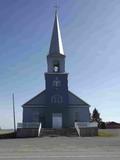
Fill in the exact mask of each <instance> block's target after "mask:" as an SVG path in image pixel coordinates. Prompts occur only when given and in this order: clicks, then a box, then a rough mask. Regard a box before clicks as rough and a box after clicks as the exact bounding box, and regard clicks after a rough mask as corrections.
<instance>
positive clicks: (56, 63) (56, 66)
mask: <svg viewBox="0 0 120 160" xmlns="http://www.w3.org/2000/svg"><path fill="white" fill-rule="evenodd" d="M59 71H60V64H59V61H54V62H53V72H59Z"/></svg>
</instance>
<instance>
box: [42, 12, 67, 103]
mask: <svg viewBox="0 0 120 160" xmlns="http://www.w3.org/2000/svg"><path fill="white" fill-rule="evenodd" d="M45 81H46V98H47V103H48V104H49V105H52V106H54V105H55V106H61V105H67V104H68V73H66V72H65V54H64V50H63V44H62V38H61V32H60V25H59V20H58V14H57V12H55V20H54V26H53V31H52V37H51V43H50V48H49V53H48V55H47V73H45Z"/></svg>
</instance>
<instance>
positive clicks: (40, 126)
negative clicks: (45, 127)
mask: <svg viewBox="0 0 120 160" xmlns="http://www.w3.org/2000/svg"><path fill="white" fill-rule="evenodd" d="M41 128H42V124H41V123H40V125H39V128H38V137H39V136H40V132H41Z"/></svg>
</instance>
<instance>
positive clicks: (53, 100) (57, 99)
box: [51, 95, 63, 103]
mask: <svg viewBox="0 0 120 160" xmlns="http://www.w3.org/2000/svg"><path fill="white" fill-rule="evenodd" d="M62 102H63V98H62V96H60V95H53V96H52V97H51V103H62Z"/></svg>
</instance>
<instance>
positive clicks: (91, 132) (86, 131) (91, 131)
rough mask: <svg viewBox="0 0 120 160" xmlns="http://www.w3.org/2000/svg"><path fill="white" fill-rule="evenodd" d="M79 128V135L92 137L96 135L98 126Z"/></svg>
mask: <svg viewBox="0 0 120 160" xmlns="http://www.w3.org/2000/svg"><path fill="white" fill-rule="evenodd" d="M79 130H80V132H79V133H80V136H81V137H93V136H98V128H97V127H93V128H92V127H91V128H79Z"/></svg>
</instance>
